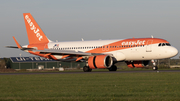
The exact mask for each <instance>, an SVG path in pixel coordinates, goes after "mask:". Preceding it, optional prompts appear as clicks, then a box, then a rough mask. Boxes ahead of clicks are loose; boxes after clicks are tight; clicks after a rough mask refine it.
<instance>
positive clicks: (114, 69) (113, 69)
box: [108, 65, 117, 71]
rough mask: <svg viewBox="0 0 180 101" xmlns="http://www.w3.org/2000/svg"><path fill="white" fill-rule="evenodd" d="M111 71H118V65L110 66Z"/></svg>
mask: <svg viewBox="0 0 180 101" xmlns="http://www.w3.org/2000/svg"><path fill="white" fill-rule="evenodd" d="M108 69H109V71H116V70H117V66H116V65H113V66H111V67H110V68H108Z"/></svg>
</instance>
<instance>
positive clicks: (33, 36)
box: [23, 13, 49, 44]
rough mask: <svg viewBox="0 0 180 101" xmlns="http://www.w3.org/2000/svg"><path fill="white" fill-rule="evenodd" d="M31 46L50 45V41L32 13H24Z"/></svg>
mask: <svg viewBox="0 0 180 101" xmlns="http://www.w3.org/2000/svg"><path fill="white" fill-rule="evenodd" d="M23 16H24V21H25V26H26V30H27V35H28V39H29V44H40V43H48V42H49V39H48V38H47V37H46V35H45V34H44V33H43V31H42V30H41V28H40V27H39V25H38V24H37V23H36V21H35V20H34V18H33V17H32V16H31V14H30V13H23Z"/></svg>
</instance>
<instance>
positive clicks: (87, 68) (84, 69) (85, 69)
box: [83, 66, 92, 72]
mask: <svg viewBox="0 0 180 101" xmlns="http://www.w3.org/2000/svg"><path fill="white" fill-rule="evenodd" d="M83 71H84V72H91V71H92V69H90V68H89V67H88V66H84V67H83Z"/></svg>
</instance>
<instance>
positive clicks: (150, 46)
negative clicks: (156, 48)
mask: <svg viewBox="0 0 180 101" xmlns="http://www.w3.org/2000/svg"><path fill="white" fill-rule="evenodd" d="M152 43H153V40H148V42H147V45H146V52H152Z"/></svg>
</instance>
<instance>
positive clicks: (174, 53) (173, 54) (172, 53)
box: [169, 47, 178, 57]
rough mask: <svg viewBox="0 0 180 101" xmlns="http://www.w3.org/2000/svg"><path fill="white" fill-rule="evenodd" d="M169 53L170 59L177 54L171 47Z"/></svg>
mask: <svg viewBox="0 0 180 101" xmlns="http://www.w3.org/2000/svg"><path fill="white" fill-rule="evenodd" d="M169 53H170V55H171V57H174V56H176V55H177V54H178V50H177V49H176V48H174V47H171V48H170V49H169Z"/></svg>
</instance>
